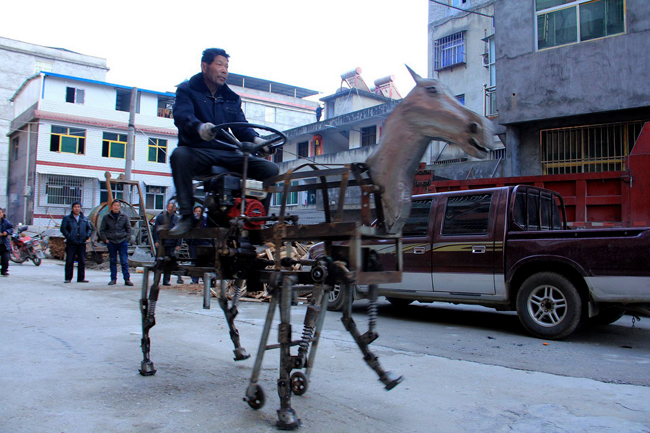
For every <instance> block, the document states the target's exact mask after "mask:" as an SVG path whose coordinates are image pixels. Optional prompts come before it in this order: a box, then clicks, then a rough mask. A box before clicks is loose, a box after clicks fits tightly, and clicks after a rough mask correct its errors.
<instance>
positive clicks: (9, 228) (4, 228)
mask: <svg viewBox="0 0 650 433" xmlns="http://www.w3.org/2000/svg"><path fill="white" fill-rule="evenodd" d="M4 232H7V236H2V233H4ZM13 233H14V225H13V224H11V221H9V220H8V219H7V218H2V219H0V244H2V245H4V246H5V248H7V250H10V249H11V235H12V234H13Z"/></svg>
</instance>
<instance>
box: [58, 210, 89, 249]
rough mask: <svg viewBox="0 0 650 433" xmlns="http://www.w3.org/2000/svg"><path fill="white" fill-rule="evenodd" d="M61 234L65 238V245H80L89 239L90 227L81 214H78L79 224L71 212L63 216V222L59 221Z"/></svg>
mask: <svg viewBox="0 0 650 433" xmlns="http://www.w3.org/2000/svg"><path fill="white" fill-rule="evenodd" d="M61 233H63V236H65V242H66V243H67V244H70V245H82V244H85V243H86V240H87V239H88V238H90V235H91V233H92V227H91V226H90V221H88V218H86V216H85V215H84V214H83V212H81V213H80V214H79V222H77V220H76V219H75V218H74V215H72V212H70V215H66V216H64V217H63V221H61Z"/></svg>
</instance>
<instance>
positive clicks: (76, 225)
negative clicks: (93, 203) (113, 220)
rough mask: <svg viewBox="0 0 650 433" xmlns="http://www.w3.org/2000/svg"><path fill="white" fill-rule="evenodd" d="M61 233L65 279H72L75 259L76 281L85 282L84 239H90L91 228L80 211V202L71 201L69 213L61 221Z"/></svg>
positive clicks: (67, 280)
mask: <svg viewBox="0 0 650 433" xmlns="http://www.w3.org/2000/svg"><path fill="white" fill-rule="evenodd" d="M61 233H62V234H63V236H65V281H64V283H69V282H70V281H72V274H73V272H74V261H75V259H76V260H77V282H78V283H87V282H88V280H86V241H87V240H88V239H90V235H91V233H92V228H91V227H90V221H88V218H86V216H85V215H84V214H83V212H81V203H79V202H78V201H75V202H74V203H72V211H71V212H70V215H66V216H64V217H63V221H61Z"/></svg>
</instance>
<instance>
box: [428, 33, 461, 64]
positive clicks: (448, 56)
mask: <svg viewBox="0 0 650 433" xmlns="http://www.w3.org/2000/svg"><path fill="white" fill-rule="evenodd" d="M434 57H435V62H434V63H435V70H436V71H439V70H441V69H444V68H448V67H450V66H454V65H458V64H462V63H465V32H458V33H454V34H453V35H449V36H445V37H444V38H441V39H438V40H436V41H435V42H434Z"/></svg>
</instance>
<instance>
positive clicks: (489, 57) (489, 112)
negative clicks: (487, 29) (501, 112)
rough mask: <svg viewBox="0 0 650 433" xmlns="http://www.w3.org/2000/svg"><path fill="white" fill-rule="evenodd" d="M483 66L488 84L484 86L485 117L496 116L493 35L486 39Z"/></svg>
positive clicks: (495, 69)
mask: <svg viewBox="0 0 650 433" xmlns="http://www.w3.org/2000/svg"><path fill="white" fill-rule="evenodd" d="M483 65H484V66H485V67H486V68H487V69H488V73H489V75H490V84H489V85H488V86H485V116H486V117H490V116H496V115H497V114H498V112H497V68H496V48H495V44H494V35H492V36H488V38H487V53H485V57H484V58H483Z"/></svg>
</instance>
